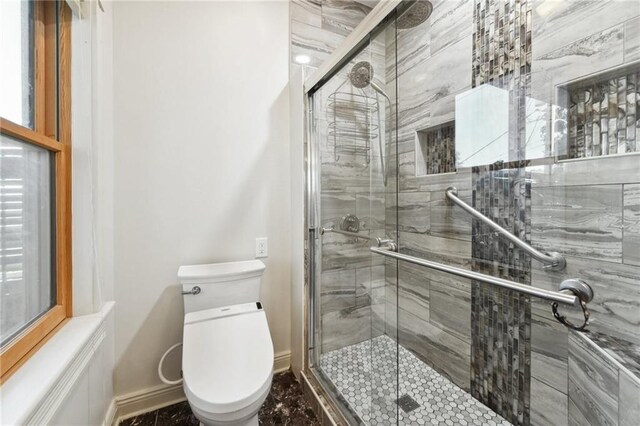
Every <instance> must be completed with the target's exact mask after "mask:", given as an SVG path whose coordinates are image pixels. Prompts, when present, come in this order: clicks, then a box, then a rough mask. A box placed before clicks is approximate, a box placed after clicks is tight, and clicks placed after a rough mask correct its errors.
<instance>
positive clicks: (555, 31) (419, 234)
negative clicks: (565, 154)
mask: <svg viewBox="0 0 640 426" xmlns="http://www.w3.org/2000/svg"><path fill="white" fill-rule="evenodd" d="M432 3H433V6H434V12H433V14H432V16H431V18H430V19H429V21H427V22H426V23H424V24H422V25H421V26H419V27H417V28H414V29H410V30H403V31H399V32H398V42H397V43H398V44H397V45H398V58H397V64H398V70H397V71H398V77H397V78H398V80H397V87H398V108H399V110H398V126H399V127H398V141H399V147H398V157H397V160H398V167H399V170H398V172H399V182H398V186H399V191H400V192H399V194H398V196H397V204H395V200H396V196H395V194H394V193H393V191H394V190H395V188H393V187H391V188H389V191H390V192H389V193H388V195H387V211H388V212H389V214H388V216H387V232H388V234H389V235H390V236H395V233H394V231H395V226H396V223H395V220H394V219H395V211H396V207H397V209H398V223H397V226H398V229H399V235H398V236H397V237H398V239H399V242H400V246H401V247H402V250H403V252H405V253H408V254H414V255H416V256H419V257H424V258H427V259H431V260H435V261H439V262H444V263H447V264H451V265H454V266H460V267H464V268H471V263H470V257H471V254H472V252H473V250H472V232H473V231H472V221H471V219H470V217H469V216H468V215H467V214H466V213H464V212H462V211H461V210H460V209H459V208H457V207H454V206H452V205H450V204H448V203H447V202H446V201H445V196H444V190H445V189H446V188H447V187H449V186H456V187H457V188H458V192H459V194H460V196H461V198H462V199H463V200H465V201H467V202H468V203H472V198H471V194H472V193H471V191H472V171H471V170H470V169H459V170H458V171H457V172H456V173H447V174H433V175H428V176H423V175H421V173H419V172H418V173H417V172H416V171H417V170H418V171H419V170H420V169H421V168H422V170H424V169H425V167H426V166H424V165H417V164H416V161H417V160H418V161H421V160H422V159H423V158H424V156H421V155H416V148H415V147H416V138H417V135H416V132H424V131H425V130H426V129H430V128H433V127H437V126H439V125H442V124H444V123H447V122H450V121H452V120H454V119H455V117H454V97H455V95H456V94H458V93H462V92H464V91H466V90H469V89H470V88H471V82H472V76H473V74H472V71H473V69H474V66H473V64H472V58H473V55H472V30H473V7H474V1H472V0H470V1H465V0H459V1H455V0H454V1H433V2H432ZM498 3H499V5H501V6H504V5H505V4H507V3H509V4H510V5H512V6H513V5H514V4H516V3H518V4H522V2H515V1H512V2H507V1H501V2H498ZM530 3H531V13H530V20H531V21H530V31H531V59H530V65H531V69H530V77H531V81H530V82H527V84H529V86H528V89H527V95H528V96H530V97H532V98H534V99H538V100H542V101H545V102H548V103H552V104H559V105H560V106H562V107H565V108H569V104H568V101H567V99H566V97H563V95H562V91H563V89H562V88H563V87H565V86H566V85H568V84H574V83H575V81H576V80H579V79H581V78H584V77H585V76H590V77H593V76H594V74H597V73H600V72H604V71H608V70H611V69H613V68H615V67H621V66H625V67H631V69H636V70H637V68H638V67H639V66H638V61H640V52H639V50H638V49H639V47H640V31H638V30H637V29H638V28H640V18H639V16H640V4H638V3H637V2H622V1H595V0H594V1H583V2H574V1H541V0H534V1H532V2H530ZM492 30H496V28H492ZM494 34H497V32H496V33H492V32H490V33H487V34H486V36H494ZM525 53H526V51H525ZM633 67H635V68H633ZM389 77H390V76H388V81H390V85H393V83H395V82H393V81H391V80H390V78H389ZM636 93H637V92H636ZM630 99H631V100H634V99H635V100H636V102H637V100H638V95H635V98H634V95H633V93H632V94H631V98H630ZM556 136H557V135H556ZM418 145H419V144H418ZM418 154H419V153H418ZM393 161H394V159H391V162H393ZM520 170H522V173H523V175H522V176H523V178H524V179H527V180H529V181H530V188H529V189H528V191H530V196H528V197H526V199H528V201H527V202H528V203H530V204H529V205H528V207H527V209H526V210H525V218H526V220H527V221H528V225H527V226H526V227H525V228H523V232H524V233H523V234H521V235H522V237H523V238H525V239H526V238H530V240H531V241H532V243H533V244H534V245H535V246H537V247H543V248H545V249H547V250H554V251H555V250H557V251H560V252H561V253H563V254H565V255H566V256H567V262H568V266H567V269H566V270H565V271H562V272H561V273H555V272H551V271H548V270H545V269H543V268H542V265H541V264H540V263H538V262H536V261H533V262H532V265H531V267H530V270H529V271H527V270H526V269H527V268H524V272H526V273H529V274H530V275H531V277H530V282H531V283H532V284H533V285H535V286H538V287H544V288H548V289H552V290H557V286H558V284H559V282H560V281H561V280H562V279H564V278H569V277H580V278H583V279H585V280H587V281H588V282H589V283H590V284H592V286H593V287H594V289H595V291H596V299H595V300H594V301H593V302H592V303H591V304H590V309H591V311H592V318H593V319H592V324H591V327H590V328H591V330H593V332H594V333H592V334H590V335H589V336H590V338H591V339H592V340H593V341H595V342H597V343H598V344H599V345H600V346H605V345H606V346H607V347H608V350H609V351H610V353H612V354H613V355H612V356H613V357H618V358H619V359H620V365H623V366H624V367H623V368H621V369H620V368H616V369H615V371H616V372H617V373H616V374H618V375H620V377H624V379H622V378H621V379H619V380H618V379H617V377H618V376H617V375H616V381H615V385H614V382H611V384H610V389H608V392H610V395H611V396H610V397H609V398H608V399H603V398H600V397H599V396H598V395H599V394H598V392H595V390H594V392H593V393H591V394H589V393H586V394H585V393H582V392H580V391H579V389H581V388H582V387H583V386H587V384H588V383H591V384H592V386H594V384H595V383H598V381H599V378H598V376H599V374H604V372H606V371H614V370H612V369H611V368H609V369H608V370H607V369H605V370H602V371H600V367H599V366H598V367H594V368H593V369H584V370H583V371H582V373H581V374H577V372H576V368H577V366H578V363H577V361H575V359H576V357H577V356H576V357H573V359H574V360H572V354H576V353H577V352H576V350H574V349H571V347H570V335H572V334H574V333H569V332H568V331H567V329H566V328H564V327H563V326H562V325H560V324H559V323H557V321H556V320H555V319H554V318H553V316H552V315H551V309H550V306H549V304H548V303H543V302H541V301H538V300H533V301H532V303H531V305H530V310H531V312H530V314H527V315H530V317H529V318H528V319H526V320H525V323H524V325H525V326H527V325H528V326H529V327H530V337H529V344H530V348H529V349H528V350H529V352H530V355H529V357H526V356H525V357H524V358H523V359H522V361H524V362H529V363H530V373H529V375H528V376H529V377H526V378H525V383H526V384H527V387H528V389H529V392H530V407H529V418H530V423H531V424H554V425H563V424H569V423H571V424H581V423H580V420H579V419H581V418H586V419H589V423H591V424H602V423H605V422H603V421H601V420H600V419H603V418H604V419H607V423H608V424H618V423H619V424H628V423H625V421H626V420H625V418H624V416H621V417H620V418H619V419H618V408H619V406H625V405H628V404H631V406H633V403H635V402H636V400H634V399H633V398H630V397H629V395H632V394H629V393H626V394H625V393H623V390H622V388H623V385H625V386H626V384H628V383H629V381H628V380H626V378H627V377H628V376H629V373H630V372H634V371H635V372H636V373H637V371H638V370H634V369H633V365H637V363H638V354H639V353H640V349H638V348H640V339H639V336H638V330H640V316H638V312H640V268H639V265H638V264H639V262H638V253H639V252H640V251H639V248H640V247H639V242H640V238H639V237H638V235H639V233H640V217H639V214H638V211H640V208H639V207H638V201H637V200H638V188H639V187H640V185H638V183H639V181H640V157H638V156H636V155H627V156H618V157H601V158H593V159H589V160H579V161H567V162H558V163H556V162H554V160H553V159H550V160H539V161H533V162H531V163H529V165H528V166H526V167H522V168H520ZM386 275H387V286H386V293H387V298H386V300H387V308H386V314H387V326H388V327H387V334H389V335H392V336H397V338H398V340H399V343H400V344H401V345H403V346H405V347H407V348H409V349H411V350H412V351H413V352H414V353H416V354H418V355H419V356H420V357H421V358H422V359H423V360H425V361H426V362H428V363H429V364H430V365H431V366H433V367H434V368H436V369H437V370H439V371H440V372H441V373H444V374H446V375H448V376H449V377H451V378H452V379H453V380H454V382H455V383H456V384H458V385H459V386H461V387H463V388H465V389H470V388H471V381H472V379H471V373H472V371H473V370H472V369H470V365H471V359H470V358H471V352H472V345H473V344H474V342H473V340H472V335H473V333H472V329H471V315H472V309H473V308H472V304H471V295H472V291H471V284H470V283H469V282H468V281H467V280H462V279H458V278H455V277H451V276H445V275H444V274H439V273H434V272H429V271H426V270H425V269H424V268H420V267H416V266H411V265H409V264H406V263H402V264H401V267H400V270H399V271H396V268H395V264H391V263H388V264H387V267H386ZM398 306H399V309H398ZM396 327H397V329H396ZM526 333H528V332H525V335H526ZM596 333H597V334H596ZM602 336H612V337H613V338H614V339H608V343H605V342H602V340H603V337H602ZM572 339H573V340H575V336H573V337H572ZM481 340H482V339H481ZM481 340H480V341H481ZM573 340H572V341H573ZM504 343H505V344H508V342H504ZM476 344H477V343H476ZM593 348H594V346H593V345H592V346H587V349H586V352H587V353H590V355H589V356H598V354H597V353H596V352H594V351H593ZM589 351H591V352H589ZM634 357H635V360H634ZM509 362H511V361H509V358H507V366H508V364H509ZM487 368H490V367H487ZM401 374H402V372H401ZM613 376H614V374H613V373H612V375H611V377H613ZM401 380H402V378H401ZM633 383H636V382H633ZM618 385H619V388H618V387H617V386H618ZM522 391H524V389H522ZM625 395H626V397H625ZM636 395H637V394H636ZM632 396H633V395H632ZM636 406H637V404H636ZM603 413H604V414H603ZM614 414H615V415H614ZM603 416H604V417H603ZM523 423H526V422H525V421H524V418H523Z"/></svg>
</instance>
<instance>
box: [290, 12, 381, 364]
mask: <svg viewBox="0 0 640 426" xmlns="http://www.w3.org/2000/svg"><path fill="white" fill-rule="evenodd" d="M376 3H377V0H376V1H362V2H360V1H339V0H293V1H292V2H291V63H292V66H300V65H297V64H296V63H295V58H296V57H297V56H299V55H306V56H307V57H309V59H310V62H309V64H308V65H305V67H307V70H306V75H311V74H312V73H313V71H314V69H315V68H317V67H318V66H319V65H321V64H322V63H323V62H324V61H325V60H326V59H327V58H328V57H329V55H330V54H331V53H332V52H333V50H334V49H335V48H336V47H337V46H338V45H339V44H340V43H341V42H342V41H343V40H344V38H345V37H346V36H347V35H348V34H349V33H351V31H352V30H353V29H354V28H355V27H356V26H357V25H358V24H359V23H360V22H361V21H362V19H364V17H365V16H366V15H367V14H368V13H369V12H370V11H371V9H372V8H373V7H374V6H375V4H376ZM377 48H378V50H379V49H384V46H381V45H378V46H377ZM375 51H376V46H375V43H374V45H372V46H371V47H370V48H368V49H366V50H365V51H364V52H362V53H361V54H360V55H359V57H358V59H357V60H366V61H370V62H371V63H372V64H373V66H374V73H375V74H376V75H378V76H384V70H383V67H384V60H383V59H382V57H383V56H382V55H383V52H378V53H377V57H378V58H379V59H378V60H377V61H376V60H375V59H374V58H375V57H376V54H375V53H374V52H375ZM357 60H354V61H352V62H351V63H350V64H351V65H353V63H355V62H357ZM346 71H348V70H345V72H341V73H339V75H338V76H336V77H335V78H334V79H332V80H331V81H330V82H329V83H328V84H327V85H325V87H323V88H322V89H321V90H320V91H319V92H318V95H317V104H316V106H315V110H316V113H317V116H316V119H317V122H316V123H317V126H318V128H317V131H318V140H317V142H318V144H319V146H320V157H321V166H320V167H321V182H320V188H321V194H320V197H321V200H320V201H321V202H320V204H321V205H320V209H321V214H320V216H321V226H323V227H327V228H330V227H335V228H339V224H340V220H341V218H342V217H343V216H345V215H347V214H355V215H357V216H358V218H359V219H360V220H361V228H362V229H361V232H363V234H365V235H369V234H371V235H375V236H382V235H383V234H384V220H385V209H384V186H383V183H382V180H381V174H380V166H379V152H376V151H374V152H372V154H371V155H370V157H369V158H368V164H367V158H366V156H365V155H345V154H342V155H340V157H339V158H338V159H336V156H335V155H334V154H335V152H334V146H333V139H331V138H329V135H328V130H327V126H328V122H329V121H330V120H331V117H330V116H328V113H329V108H330V105H329V104H328V103H327V97H328V96H329V94H330V93H332V92H333V91H335V90H336V89H337V88H338V86H339V85H340V83H342V82H343V81H344V80H345V79H346ZM342 90H350V85H346V86H344V87H343V89H342ZM369 92H370V90H369ZM368 94H369V95H371V93H368ZM381 105H382V108H383V109H382V110H381V117H382V120H384V117H385V111H384V104H383V103H381ZM375 118H376V119H377V117H375ZM341 142H344V141H340V140H338V143H341ZM372 142H373V143H374V146H373V147H374V148H375V141H372ZM321 242H322V243H321V245H320V247H321V255H320V256H321V275H320V282H319V283H318V284H319V286H320V288H321V295H320V311H321V319H320V320H321V345H322V347H321V352H322V353H324V352H328V351H331V350H335V349H338V348H341V347H344V346H347V345H351V344H354V343H358V342H361V341H363V340H367V339H370V338H371V337H372V336H374V335H377V334H379V333H381V332H382V329H383V327H382V326H379V327H375V324H374V326H372V321H371V316H372V312H375V311H376V305H377V307H378V309H377V311H378V313H377V314H376V315H377V316H378V317H380V316H382V314H380V310H381V309H383V308H384V304H383V303H382V299H383V292H384V264H383V262H384V261H383V259H380V258H373V257H372V256H371V254H370V253H369V250H368V247H369V242H368V241H366V240H356V239H354V238H350V237H345V236H343V235H338V234H334V233H326V234H325V235H324V236H322V237H321ZM376 300H378V303H377V304H376ZM372 310H373V311H372Z"/></svg>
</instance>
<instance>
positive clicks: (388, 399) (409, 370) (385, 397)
mask: <svg viewBox="0 0 640 426" xmlns="http://www.w3.org/2000/svg"><path fill="white" fill-rule="evenodd" d="M320 368H321V369H322V371H323V372H324V373H325V375H326V376H327V377H328V378H329V379H330V380H331V381H332V382H333V384H334V386H335V387H336V389H337V390H338V391H339V392H340V394H341V395H342V397H343V398H344V399H345V400H346V401H347V403H348V404H349V405H350V408H351V409H352V410H353V411H355V412H356V413H357V414H358V416H359V417H360V419H362V420H363V421H364V422H365V423H366V424H368V425H391V424H396V422H397V424H401V425H474V424H483V425H510V424H511V423H509V422H507V421H506V420H504V419H503V418H502V417H500V416H499V415H498V414H496V413H495V412H494V411H492V410H491V409H490V408H488V407H486V406H485V405H483V404H482V403H481V402H479V401H478V400H476V399H474V398H473V397H472V396H471V395H470V394H469V393H467V392H465V391H464V390H462V389H460V388H459V387H457V386H456V385H454V384H453V383H452V382H451V381H450V380H448V379H447V378H445V377H444V376H442V375H441V374H439V373H438V372H436V371H435V370H434V369H432V368H431V367H429V366H428V365H426V364H425V363H424V362H422V361H420V360H419V359H418V358H417V357H416V356H415V355H413V354H412V353H411V352H410V351H408V350H407V349H405V348H403V347H402V346H398V345H397V344H396V342H395V341H394V340H393V339H391V338H390V337H389V336H380V337H376V338H374V339H371V340H366V341H364V342H361V343H358V344H355V345H351V346H347V347H344V348H341V349H338V350H335V351H332V352H328V353H326V354H323V355H322V356H321V358H320ZM398 368H399V374H397V373H398ZM398 377H399V381H400V383H398ZM399 397H402V400H403V401H406V400H408V401H409V402H412V401H411V400H413V401H415V403H417V404H418V407H417V408H415V409H412V410H410V411H408V412H405V411H403V409H401V408H400V407H399V406H398V405H397V404H396V399H398V398H399ZM408 405H409V406H411V404H408ZM414 405H415V404H414Z"/></svg>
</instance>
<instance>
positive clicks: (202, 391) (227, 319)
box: [182, 303, 273, 417]
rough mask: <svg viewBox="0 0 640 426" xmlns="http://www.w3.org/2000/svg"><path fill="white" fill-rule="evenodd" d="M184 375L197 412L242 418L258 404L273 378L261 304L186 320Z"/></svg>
mask: <svg viewBox="0 0 640 426" xmlns="http://www.w3.org/2000/svg"><path fill="white" fill-rule="evenodd" d="M182 374H183V379H184V381H183V387H184V391H185V394H186V396H187V399H188V400H189V403H190V404H192V405H193V406H194V407H195V408H197V410H198V411H201V412H206V413H210V414H214V415H215V414H220V415H227V414H231V413H234V412H235V413H237V414H241V413H242V412H244V411H245V409H247V408H250V407H251V406H252V405H254V404H256V403H257V402H260V404H262V401H264V398H266V395H267V394H268V392H269V389H270V387H271V379H272V377H273V343H272V341H271V335H270V333H269V327H268V325H267V318H266V316H265V313H264V311H263V310H262V307H261V306H260V304H259V303H246V304H241V305H234V306H228V307H223V308H215V309H206V310H203V311H196V312H191V313H188V314H187V315H185V322H184V343H183V353H182ZM225 417H226V416H225Z"/></svg>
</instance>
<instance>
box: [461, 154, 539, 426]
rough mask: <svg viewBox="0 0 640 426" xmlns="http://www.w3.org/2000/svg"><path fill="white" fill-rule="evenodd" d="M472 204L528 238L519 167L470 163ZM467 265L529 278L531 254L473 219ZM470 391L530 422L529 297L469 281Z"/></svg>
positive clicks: (524, 183)
mask: <svg viewBox="0 0 640 426" xmlns="http://www.w3.org/2000/svg"><path fill="white" fill-rule="evenodd" d="M472 180H473V188H474V189H473V205H474V207H475V208H476V209H477V210H478V211H480V212H481V213H482V214H483V215H485V216H487V217H489V218H490V219H491V220H493V221H495V222H496V223H498V224H500V225H501V226H503V227H504V228H506V229H508V230H510V231H511V232H513V233H514V234H515V235H517V236H519V237H520V238H521V239H523V240H525V241H530V229H531V215H530V211H531V184H530V176H529V175H528V173H527V172H526V171H525V170H523V169H521V168H515V169H505V170H495V167H493V166H490V167H488V169H487V168H483V170H482V171H481V170H480V168H476V169H474V173H473V178H472ZM472 233H473V236H472V257H473V260H472V269H473V270H474V271H478V272H482V273H484V274H487V275H492V276H497V277H500V278H505V279H509V280H513V281H517V282H521V283H531V259H530V257H529V256H528V255H526V254H525V253H524V252H522V251H521V250H519V249H517V248H516V247H515V246H514V245H513V244H512V243H509V242H508V241H507V240H506V239H504V238H501V237H499V236H496V235H495V233H494V232H493V231H492V230H491V228H489V227H488V226H486V225H484V224H482V223H481V222H479V221H477V220H474V221H473V232H472ZM471 304H472V306H471V340H472V344H471V393H472V395H473V396H474V397H475V398H477V399H478V400H480V401H482V402H484V403H485V404H487V405H488V406H489V407H491V408H492V409H494V410H496V411H497V412H498V413H500V414H501V415H502V416H503V417H505V418H506V419H508V420H509V421H511V422H512V423H514V424H519V425H528V424H529V422H530V383H531V302H530V298H529V297H528V296H525V295H522V294H520V293H517V292H513V291H508V290H503V289H498V288H493V287H488V286H487V285H485V284H482V283H479V282H473V283H472V290H471Z"/></svg>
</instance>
